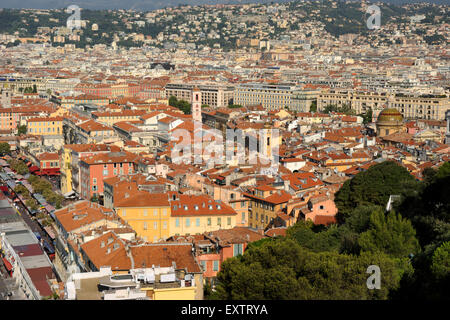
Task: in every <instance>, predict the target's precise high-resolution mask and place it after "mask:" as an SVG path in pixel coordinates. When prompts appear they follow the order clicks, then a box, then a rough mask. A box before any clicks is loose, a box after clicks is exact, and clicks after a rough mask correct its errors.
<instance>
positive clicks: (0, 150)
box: [0, 142, 11, 155]
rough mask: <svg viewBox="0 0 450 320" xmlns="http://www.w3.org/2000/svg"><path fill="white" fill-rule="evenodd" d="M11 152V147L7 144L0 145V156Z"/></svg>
mask: <svg viewBox="0 0 450 320" xmlns="http://www.w3.org/2000/svg"><path fill="white" fill-rule="evenodd" d="M10 152H11V146H10V145H9V143H7V142H1V143H0V154H2V155H4V154H8V153H10Z"/></svg>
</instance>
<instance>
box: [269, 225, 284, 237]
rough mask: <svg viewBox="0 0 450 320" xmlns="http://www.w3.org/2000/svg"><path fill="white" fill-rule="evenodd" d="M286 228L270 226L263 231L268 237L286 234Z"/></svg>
mask: <svg viewBox="0 0 450 320" xmlns="http://www.w3.org/2000/svg"><path fill="white" fill-rule="evenodd" d="M286 230H287V228H285V227H280V228H272V229H269V230H267V231H266V232H265V234H266V236H268V237H278V236H281V237H285V236H286Z"/></svg>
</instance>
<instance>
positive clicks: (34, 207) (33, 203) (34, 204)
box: [25, 199, 39, 210]
mask: <svg viewBox="0 0 450 320" xmlns="http://www.w3.org/2000/svg"><path fill="white" fill-rule="evenodd" d="M25 205H26V206H27V207H28V208H29V209H31V210H37V209H38V208H39V207H38V204H37V202H36V200H34V199H28V200H27V201H25Z"/></svg>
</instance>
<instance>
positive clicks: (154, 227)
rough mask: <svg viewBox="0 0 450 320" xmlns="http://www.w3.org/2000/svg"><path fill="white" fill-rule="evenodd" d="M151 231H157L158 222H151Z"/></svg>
mask: <svg viewBox="0 0 450 320" xmlns="http://www.w3.org/2000/svg"><path fill="white" fill-rule="evenodd" d="M153 229H155V230H156V229H158V222H157V221H155V222H153Z"/></svg>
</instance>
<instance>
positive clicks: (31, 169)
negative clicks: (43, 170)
mask: <svg viewBox="0 0 450 320" xmlns="http://www.w3.org/2000/svg"><path fill="white" fill-rule="evenodd" d="M28 170H30V172H34V171H39V168H38V167H36V166H31V167H30V169H28Z"/></svg>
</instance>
